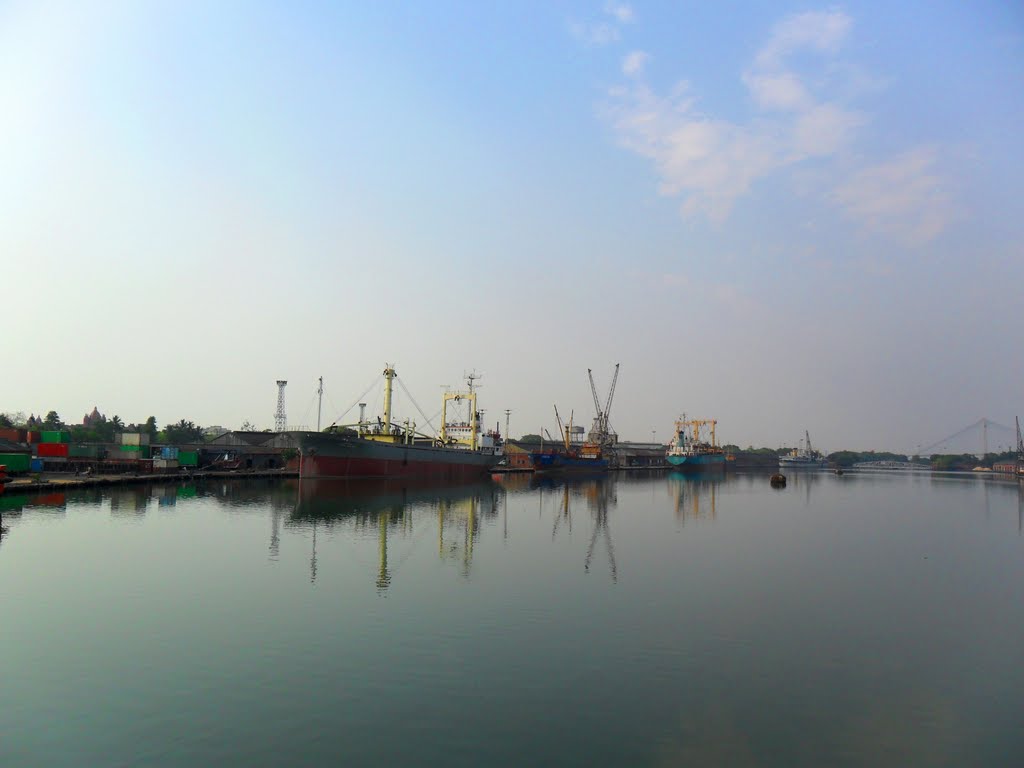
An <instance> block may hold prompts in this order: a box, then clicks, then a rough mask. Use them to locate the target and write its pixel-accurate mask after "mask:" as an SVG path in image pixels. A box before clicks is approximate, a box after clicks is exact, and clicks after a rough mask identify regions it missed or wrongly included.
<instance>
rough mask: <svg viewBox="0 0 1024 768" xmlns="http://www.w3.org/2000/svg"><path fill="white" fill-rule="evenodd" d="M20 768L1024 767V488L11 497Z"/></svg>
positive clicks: (903, 480)
mask: <svg viewBox="0 0 1024 768" xmlns="http://www.w3.org/2000/svg"><path fill="white" fill-rule="evenodd" d="M0 499H2V500H0V509H3V512H4V516H3V525H4V526H5V527H6V528H7V532H6V533H5V534H4V536H3V539H2V540H0V765H2V766H22V765H24V766H119V765H125V766H129V765H130V766H202V765H217V766H223V765H245V766H262V765H295V766H299V765H444V766H464V765H473V766H501V765H509V766H525V765H581V766H595V765H627V766H645V765H649V766H674V765H728V766H743V765H779V766H793V765H808V766H821V765H901V766H902V765H950V766H962V765H1022V764H1024V534H1022V531H1021V527H1022V520H1021V515H1022V507H1024V501H1022V497H1021V491H1020V490H1019V488H1018V485H1017V483H1016V482H1006V481H999V480H996V479H995V478H977V477H952V476H947V477H931V476H928V475H904V474H874V475H865V474H858V475H855V474H847V475H845V476H843V477H835V476H833V475H830V474H806V475H797V474H795V473H791V474H790V484H789V487H788V488H786V489H785V490H781V491H776V490H772V489H771V488H770V487H769V485H768V480H767V477H766V476H764V475H739V476H735V477H729V478H725V479H719V480H710V479H704V480H694V479H687V478H685V477H682V476H678V475H674V474H668V475H665V474H662V475H654V476H640V477H629V476H612V477H609V478H607V479H600V480H579V481H572V482H570V483H569V484H565V483H559V482H548V483H543V484H539V483H538V482H537V481H535V480H533V479H532V478H529V477H527V476H514V477H509V478H506V479H505V481H503V482H501V483H495V484H481V485H475V486H467V487H458V488H444V489H431V488H403V487H401V486H400V485H394V486H390V485H386V486H381V485H369V486H368V485H365V484H348V485H346V484H323V483H320V484H311V483H308V482H307V483H305V484H303V485H302V486H301V488H300V485H299V483H298V482H296V481H277V482H228V483H209V484H206V485H199V486H196V485H177V486H165V487H152V488H127V489H119V490H115V491H109V490H105V491H103V492H102V493H100V492H96V493H76V494H70V493H69V494H68V495H67V496H66V497H65V496H64V495H54V496H44V497H24V496H22V497H17V496H13V495H10V494H8V496H6V497H0Z"/></svg>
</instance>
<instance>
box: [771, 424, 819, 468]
mask: <svg viewBox="0 0 1024 768" xmlns="http://www.w3.org/2000/svg"><path fill="white" fill-rule="evenodd" d="M804 435H805V436H806V437H807V442H806V443H805V444H804V445H803V446H801V447H800V448H794V449H793V450H792V451H790V452H789V453H787V454H785V455H783V456H779V466H780V467H788V468H789V469H820V468H822V467H827V466H828V460H827V459H826V458H825V457H824V456H822V455H821V452H820V451H816V450H814V448H813V447H812V446H811V433H810V432H807V431H806V430H805V431H804Z"/></svg>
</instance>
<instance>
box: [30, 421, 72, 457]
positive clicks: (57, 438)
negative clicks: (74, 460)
mask: <svg viewBox="0 0 1024 768" xmlns="http://www.w3.org/2000/svg"><path fill="white" fill-rule="evenodd" d="M41 438H42V442H41V443H39V444H37V445H36V456H38V457H39V458H41V459H47V460H48V461H52V462H53V463H55V464H59V463H63V462H66V461H67V460H68V442H69V441H70V440H71V433H70V432H65V431H64V430H56V429H54V430H45V429H44V430H43V432H42V433H41Z"/></svg>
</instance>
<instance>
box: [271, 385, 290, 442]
mask: <svg viewBox="0 0 1024 768" xmlns="http://www.w3.org/2000/svg"><path fill="white" fill-rule="evenodd" d="M287 386H288V382H287V381H281V380H280V379H278V382H277V413H275V414H274V431H275V432H284V431H285V429H287V428H288V417H287V416H285V415H284V388H285V387H287Z"/></svg>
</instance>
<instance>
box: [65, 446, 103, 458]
mask: <svg viewBox="0 0 1024 768" xmlns="http://www.w3.org/2000/svg"><path fill="white" fill-rule="evenodd" d="M99 455H100V447H99V446H98V445H95V444H93V445H72V446H69V447H68V456H71V457H72V458H83V459H96V458H99Z"/></svg>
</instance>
